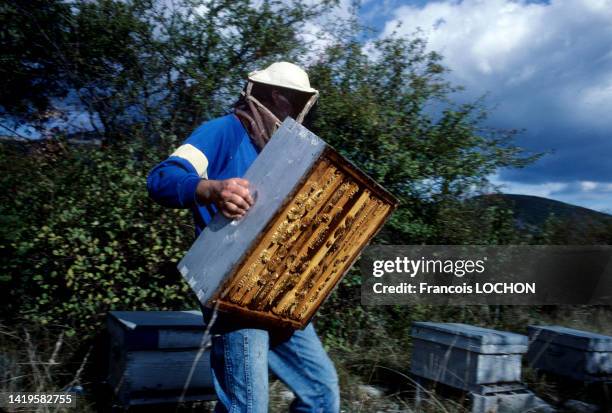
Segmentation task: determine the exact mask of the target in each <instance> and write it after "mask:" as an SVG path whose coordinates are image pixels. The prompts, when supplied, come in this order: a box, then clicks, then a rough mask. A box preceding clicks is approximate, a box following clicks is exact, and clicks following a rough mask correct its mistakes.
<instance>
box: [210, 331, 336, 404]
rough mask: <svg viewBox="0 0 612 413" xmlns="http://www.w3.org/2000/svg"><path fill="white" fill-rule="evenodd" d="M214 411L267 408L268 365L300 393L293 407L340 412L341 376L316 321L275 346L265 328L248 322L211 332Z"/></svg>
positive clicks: (291, 387) (294, 391)
mask: <svg viewBox="0 0 612 413" xmlns="http://www.w3.org/2000/svg"><path fill="white" fill-rule="evenodd" d="M211 364H212V371H213V382H214V386H215V390H216V392H217V397H218V398H219V402H218V403H217V406H216V408H215V412H229V413H238V412H249V413H251V412H252V413H267V412H268V367H270V369H271V370H272V371H273V372H274V373H275V374H276V375H277V376H278V378H279V379H280V380H282V381H283V382H284V383H285V384H286V385H287V386H288V387H289V388H290V389H291V390H292V391H293V393H294V394H295V396H296V398H295V399H294V401H293V402H292V404H291V406H290V410H291V411H292V412H321V413H337V412H338V411H339V410H340V395H339V390H338V377H337V375H336V370H335V368H334V365H333V363H332V361H331V360H330V359H329V357H328V356H327V354H326V353H325V350H324V349H323V346H322V345H321V341H320V340H319V338H318V337H317V333H316V332H315V330H314V327H313V326H312V324H308V326H307V327H306V328H305V329H304V330H297V331H295V332H294V333H293V334H292V335H291V336H290V338H289V339H288V340H286V341H283V342H281V343H280V344H276V345H273V346H272V347H271V346H270V335H269V333H268V331H266V330H260V329H255V328H243V329H238V330H235V331H230V332H226V333H223V334H218V335H215V336H213V338H212V350H211Z"/></svg>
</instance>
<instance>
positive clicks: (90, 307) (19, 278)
mask: <svg viewBox="0 0 612 413" xmlns="http://www.w3.org/2000/svg"><path fill="white" fill-rule="evenodd" d="M53 146H54V147H55V150H53V148H51V153H49V148H48V147H47V148H45V147H40V148H39V149H38V150H35V151H34V153H32V152H31V151H29V153H23V152H21V153H19V152H18V151H16V149H15V148H13V147H10V146H3V147H2V149H1V154H0V156H1V162H0V164H1V165H2V173H1V175H2V177H1V181H0V182H1V185H2V189H3V191H2V198H3V199H2V206H1V207H0V208H1V210H0V212H1V215H2V217H3V220H4V221H5V222H4V223H3V225H2V226H1V228H0V238H1V241H2V249H3V251H2V253H3V256H4V258H3V259H2V261H1V263H0V271H1V274H2V278H1V279H0V283H1V284H0V287H2V289H3V290H4V291H7V290H8V291H10V293H9V294H10V297H9V299H8V302H5V305H4V306H3V308H2V309H3V311H5V312H6V314H5V319H11V318H12V317H15V316H16V315H18V316H22V317H25V318H26V319H27V320H30V321H33V322H37V323H41V324H49V323H61V324H65V325H67V327H68V328H69V329H70V330H74V329H76V328H81V329H83V328H85V329H87V330H88V332H92V331H94V330H95V329H97V328H98V327H99V321H100V318H101V317H102V316H103V315H104V314H105V312H106V311H108V310H111V309H125V310H128V309H155V308H157V309H172V308H185V307H193V306H195V305H196V304H195V302H194V301H192V299H191V294H190V292H189V287H188V285H187V284H185V283H184V282H183V281H182V279H181V277H180V274H178V272H176V270H175V263H176V262H177V260H178V259H180V257H181V256H182V254H183V253H184V251H185V249H186V248H188V246H189V245H190V243H191V242H192V241H193V237H194V227H193V224H192V223H191V219H190V217H189V216H188V215H189V214H188V211H186V210H171V209H165V208H162V207H160V206H157V205H155V204H154V203H153V202H152V201H151V200H150V199H149V198H148V196H147V192H146V189H145V185H146V183H145V179H146V174H147V172H148V169H149V168H150V166H151V165H152V164H153V162H156V161H158V160H159V159H161V155H159V156H156V155H154V154H153V160H152V161H149V160H148V158H147V157H146V156H144V154H143V153H138V152H137V151H136V150H135V149H134V145H132V146H128V145H122V146H115V147H104V148H89V149H86V148H68V147H66V146H62V147H59V146H56V145H53ZM61 148H64V149H61ZM40 149H47V150H46V151H41V150H40Z"/></svg>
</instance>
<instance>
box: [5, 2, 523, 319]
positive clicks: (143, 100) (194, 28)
mask: <svg viewBox="0 0 612 413" xmlns="http://www.w3.org/2000/svg"><path fill="white" fill-rule="evenodd" d="M51 4H52V5H53V7H54V8H52V9H51V11H49V13H51V12H52V13H54V15H55V17H57V18H58V19H57V21H55V20H53V19H49V21H47V20H45V21H44V22H41V21H38V20H36V19H39V18H40V17H37V15H36V13H35V12H34V11H33V10H30V9H29V8H30V7H33V6H32V5H31V4H30V3H27V2H24V3H19V5H16V6H13V8H8V9H9V10H12V12H13V13H15V14H18V13H26V14H27V13H29V14H30V15H31V16H33V20H32V21H31V24H34V23H36V24H39V25H42V24H43V23H44V24H47V25H50V26H51V27H56V26H55V25H59V28H57V29H55V30H56V31H57V32H58V35H57V36H54V37H52V38H49V39H46V38H41V39H39V37H38V36H39V34H35V33H27V32H25V31H20V30H21V29H20V27H18V26H17V25H16V26H14V27H12V29H11V30H13V31H14V33H13V34H12V35H11V36H9V38H10V39H12V40H14V41H15V44H27V43H28V42H30V41H31V42H36V41H40V42H42V43H41V44H42V47H41V48H40V50H38V52H37V53H38V54H40V55H44V52H45V51H44V50H43V49H44V48H45V47H46V48H48V49H49V50H51V51H53V52H52V53H49V56H50V57H49V59H58V60H55V61H49V63H48V64H49V65H51V66H53V68H54V70H52V71H50V72H49V77H48V79H46V80H45V81H47V82H49V85H50V86H48V87H47V86H45V87H43V88H41V89H40V90H38V91H35V92H36V94H37V95H38V96H39V97H40V99H41V100H40V102H42V103H40V104H41V105H42V106H44V99H45V98H49V97H52V96H54V95H57V94H61V93H67V92H69V91H76V93H77V95H78V97H79V99H80V100H81V102H83V103H84V104H85V105H86V107H87V108H88V110H89V111H90V112H91V114H92V115H95V116H97V117H99V119H100V122H101V124H102V125H103V128H102V129H101V130H100V133H101V134H102V137H103V138H104V142H103V145H102V146H101V147H93V148H88V147H72V146H69V145H67V143H66V142H65V141H64V140H63V139H62V138H61V137H57V139H55V140H50V141H48V143H43V144H38V145H34V149H32V148H26V149H15V148H13V147H12V146H10V145H3V146H2V152H1V153H0V156H1V158H0V168H2V170H1V171H0V172H1V174H0V188H1V191H0V198H2V203H1V206H0V212H1V214H0V216H2V220H3V225H2V228H1V229H0V241H1V242H2V252H3V254H2V255H3V257H5V258H3V259H2V260H1V261H0V274H1V277H0V283H1V285H2V286H3V287H6V288H3V290H4V291H10V292H11V296H10V297H8V298H7V299H6V300H5V302H6V303H7V305H6V306H5V307H4V310H6V311H7V313H6V314H17V315H20V316H25V317H27V318H28V319H30V320H34V321H37V322H40V323H61V324H67V325H69V326H73V327H74V328H77V327H81V328H86V329H89V331H94V330H95V329H96V328H97V325H98V324H97V322H98V321H99V320H100V319H101V316H103V315H104V314H105V312H106V311H107V310H109V309H112V308H123V309H139V308H141V309H142V308H162V309H169V308H185V307H192V306H193V305H194V302H193V301H192V295H191V294H190V293H189V292H188V291H189V289H188V286H187V285H186V284H185V283H184V282H183V281H182V280H181V278H180V276H178V275H177V274H176V271H175V270H174V266H175V264H176V262H177V260H178V259H179V258H180V257H181V256H182V254H183V253H184V251H185V250H186V249H187V247H188V245H189V244H190V243H191V241H192V237H193V229H192V228H191V226H190V224H189V223H188V222H189V217H188V216H187V214H186V212H185V211H171V210H167V209H163V208H161V207H158V206H156V205H154V204H153V202H152V201H150V200H149V199H148V198H147V196H146V191H145V182H144V178H145V175H146V173H147V171H148V170H149V168H150V167H152V166H153V165H154V164H155V163H156V162H159V161H160V160H161V159H163V158H164V157H165V156H167V154H168V153H169V151H170V150H171V148H173V147H176V145H177V144H178V142H179V141H180V140H182V139H183V138H184V137H185V136H186V135H187V134H188V133H189V132H190V131H191V130H192V129H193V128H194V127H195V125H197V124H198V123H200V122H201V121H203V120H204V119H206V118H210V117H212V116H215V115H217V114H220V113H222V112H223V111H224V110H226V109H227V108H228V106H229V104H230V103H231V101H232V99H233V98H235V97H236V96H237V93H238V91H239V88H240V87H241V86H242V84H243V82H244V80H243V79H244V76H245V74H246V72H247V71H248V70H250V69H252V68H254V67H255V66H260V65H265V64H266V63H267V62H269V61H271V60H275V59H280V58H287V59H297V58H298V57H301V58H303V57H304V56H305V55H304V52H305V49H304V47H303V46H304V45H299V44H298V37H297V36H298V32H299V30H300V27H301V25H302V24H303V23H304V22H306V21H308V20H309V19H311V18H314V17H316V16H318V15H320V14H321V13H323V12H324V11H325V10H327V8H329V7H331V6H333V2H326V3H322V5H318V6H306V5H304V4H302V2H297V1H295V2H280V1H278V2H277V1H265V2H263V4H262V6H261V7H259V8H255V7H253V6H252V5H251V3H250V2H248V1H246V0H245V1H232V2H226V1H208V2H203V1H199V0H176V1H175V2H173V4H174V5H175V7H173V8H171V7H170V6H169V5H168V4H170V3H167V2H154V1H146V0H129V1H121V2H120V1H111V0H98V1H87V2H76V3H69V7H68V5H66V4H64V3H63V2H59V1H55V2H51ZM51 20H53V21H51ZM348 27H349V28H350V25H349V26H348ZM353 28H354V27H353ZM356 35H357V32H355V31H352V32H351V31H349V32H341V33H340V35H339V36H338V37H336V40H335V42H334V43H332V44H331V45H329V46H328V47H327V48H326V51H325V53H323V54H321V55H320V56H317V59H315V60H314V62H313V63H312V64H311V65H310V67H308V70H309V73H310V76H311V81H312V83H313V84H314V85H315V86H316V87H317V88H318V89H320V90H321V99H320V102H319V104H318V107H317V109H316V113H314V116H313V117H312V119H311V120H310V126H311V128H312V129H314V131H315V132H317V133H318V134H319V135H320V136H321V137H323V138H324V139H325V140H327V141H328V142H330V143H331V144H333V145H334V146H335V147H337V148H338V150H339V151H340V152H341V153H343V154H344V155H345V156H347V157H348V158H349V159H351V160H353V161H354V162H356V163H357V164H358V165H359V166H360V167H362V168H364V169H365V170H366V171H367V172H368V173H369V174H370V175H372V176H373V177H374V178H375V179H376V180H377V181H379V182H381V183H382V184H383V185H384V186H385V187H387V188H388V189H389V190H391V191H392V192H393V193H394V194H395V195H396V196H398V197H399V199H400V201H401V206H400V209H399V211H398V212H397V213H395V214H394V216H393V217H392V219H391V222H390V225H388V226H387V229H386V230H385V231H384V232H383V233H382V235H381V236H380V237H379V239H378V241H379V242H395V243H432V244H435V243H440V244H443V243H500V242H511V241H512V240H513V239H514V237H515V236H516V234H515V233H514V232H513V231H512V229H511V225H510V223H511V221H510V220H511V217H509V216H508V214H507V213H506V212H505V211H504V210H503V209H500V208H498V209H495V208H489V209H487V211H485V212H483V211H482V210H481V209H479V208H477V207H475V206H474V205H473V204H470V203H466V202H465V200H466V198H468V197H469V196H470V195H471V194H473V193H475V192H478V191H479V190H482V189H484V188H485V187H486V186H487V176H488V175H489V174H490V173H492V172H493V171H495V169H497V168H499V167H506V166H511V167H512V166H515V167H516V166H522V165H525V164H526V163H527V162H529V161H531V160H533V157H527V156H524V155H523V153H522V152H521V150H520V149H519V148H516V147H514V146H513V145H512V137H513V135H514V133H515V132H514V131H507V132H503V131H501V132H499V131H491V130H485V129H483V127H482V122H483V120H484V119H485V116H486V112H485V111H484V110H483V105H482V103H481V102H475V103H470V104H454V103H452V97H453V95H452V94H453V92H454V91H456V88H455V87H454V86H452V85H450V84H449V83H448V82H447V81H446V80H445V75H446V69H445V68H444V67H443V65H442V64H441V57H440V56H439V55H438V54H436V53H429V52H427V51H426V43H425V41H424V40H422V39H420V38H418V37H416V38H413V39H408V40H405V39H396V38H386V39H382V40H379V41H376V42H374V44H373V46H374V49H375V50H376V51H377V52H376V55H372V54H369V53H368V52H366V47H365V46H364V45H363V44H362V43H360V42H358V41H356V40H355V38H356ZM28 36H29V37H28ZM13 38H14V39H13ZM45 41H47V43H45ZM19 42H21V43H19ZM13 58H14V59H15V61H14V62H12V64H13V65H14V67H23V68H26V67H27V66H28V64H29V63H28V60H27V59H25V58H23V59H21V58H20V57H19V55H18V53H17V52H15V54H14V55H13ZM41 61H42V60H41ZM34 66H36V65H34ZM24 73H25V72H24ZM45 73H46V72H44V71H43V72H41V73H38V72H37V73H35V74H27V73H25V74H22V75H23V77H24V79H26V80H24V81H29V82H32V83H36V82H38V80H37V78H36V76H45ZM15 76H17V75H15ZM51 84H52V85H53V86H51ZM62 91H63V92H62ZM29 99H33V97H32V96H29V95H27V94H26V95H22V96H18V97H16V98H15V99H14V100H10V99H8V98H7V99H6V101H7V104H6V108H7V109H8V110H13V111H14V113H17V110H18V108H19V107H20V105H21V107H28V108H30V106H31V105H30V103H31V101H30V103H27V102H28V100H29ZM19 102H21V103H19ZM24 102H25V103H24ZM11 105H13V106H11ZM30 146H32V145H30ZM343 285H344V288H342V289H340V291H339V292H338V295H337V296H336V297H335V299H334V300H331V301H330V303H329V304H328V305H327V307H326V310H325V311H326V312H324V313H322V314H323V317H325V315H326V314H327V315H328V316H329V315H331V314H333V315H334V317H336V318H338V320H342V318H341V313H338V312H339V311H341V309H342V308H343V307H346V305H345V304H346V302H350V303H353V302H354V299H355V296H354V293H355V288H357V287H358V285H359V283H358V276H357V274H356V273H352V274H351V275H349V277H347V279H346V281H345V282H344V284H343ZM355 311H356V313H355V314H356V315H355V317H357V316H358V315H359V314H362V315H363V316H364V317H370V315H368V313H367V312H362V310H355ZM396 313H397V312H396ZM387 315H388V314H385V317H386V316H387ZM334 317H327V319H328V320H332V319H333V318H334ZM392 318H393V315H391V316H390V318H389V319H392ZM358 320H360V319H359V318H355V320H354V321H358Z"/></svg>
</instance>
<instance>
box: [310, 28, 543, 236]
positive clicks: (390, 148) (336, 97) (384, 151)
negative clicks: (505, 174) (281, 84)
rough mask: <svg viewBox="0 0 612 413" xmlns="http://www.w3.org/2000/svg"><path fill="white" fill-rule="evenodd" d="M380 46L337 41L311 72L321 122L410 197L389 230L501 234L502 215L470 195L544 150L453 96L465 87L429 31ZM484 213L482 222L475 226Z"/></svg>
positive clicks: (331, 136)
mask: <svg viewBox="0 0 612 413" xmlns="http://www.w3.org/2000/svg"><path fill="white" fill-rule="evenodd" d="M374 49H375V50H376V51H377V55H376V56H374V57H373V56H371V55H369V54H368V53H367V52H366V50H365V49H364V47H363V45H362V44H361V43H359V42H357V41H355V40H352V39H349V40H348V42H347V43H339V44H336V45H333V46H331V47H330V48H329V49H328V50H327V53H326V55H325V57H324V58H323V59H322V60H321V61H320V62H318V63H317V64H316V65H314V66H313V67H312V68H311V70H310V73H311V74H312V78H313V82H314V83H315V84H316V85H317V86H318V87H319V88H320V89H321V101H320V104H319V107H318V111H317V116H316V119H315V120H314V121H313V128H314V129H315V130H316V131H317V132H318V133H319V134H320V135H321V136H322V137H323V138H324V139H326V140H327V141H328V142H330V143H332V144H333V145H334V146H336V147H338V148H339V150H340V151H341V152H342V153H343V154H344V155H345V156H347V157H348V158H349V159H351V160H353V161H354V162H356V163H357V164H358V165H359V166H361V167H362V168H364V169H365V170H366V171H368V172H369V173H370V174H371V175H372V176H373V177H374V178H375V179H376V180H377V181H378V182H380V183H381V184H382V185H383V186H385V187H386V188H388V189H389V190H391V191H392V192H393V193H394V194H395V195H396V196H398V197H399V199H400V201H401V205H400V208H399V210H398V212H397V213H396V214H395V215H394V217H393V218H392V220H391V223H390V225H389V226H388V229H389V231H387V236H386V237H384V238H385V239H386V241H387V242H395V243H410V242H412V243H448V244H453V243H466V242H471V243H489V242H499V241H500V240H499V239H497V237H496V235H495V231H494V228H493V227H491V225H494V224H495V221H496V220H498V218H499V217H500V215H497V218H496V217H494V216H491V214H490V213H489V216H487V215H485V216H482V215H481V214H480V212H477V211H476V208H474V206H473V205H468V204H465V203H464V202H463V201H464V200H465V199H466V198H467V197H469V196H471V195H473V194H475V193H477V192H479V191H482V190H484V189H487V188H488V186H489V185H488V176H489V175H490V174H491V173H493V172H494V171H495V170H497V169H498V168H500V167H522V166H524V165H526V164H528V163H530V162H532V161H533V160H535V159H536V158H537V157H536V156H527V155H525V154H524V152H523V151H522V150H521V149H520V148H518V147H516V146H514V145H513V144H512V139H513V137H514V135H515V134H516V131H513V130H510V131H501V130H485V129H484V128H483V126H482V125H483V121H484V120H485V119H486V110H485V108H484V106H483V104H482V102H480V101H477V102H474V103H467V104H454V103H452V101H451V98H452V93H453V92H455V91H456V90H457V88H456V87H453V86H452V85H450V84H449V83H448V82H447V81H446V80H445V74H446V72H447V70H446V69H445V68H444V66H443V65H442V63H441V59H442V58H441V56H440V55H439V54H437V53H434V52H427V51H426V42H425V40H423V39H422V38H418V37H417V38H413V39H398V38H393V37H391V38H385V39H382V40H378V41H376V42H375V43H374ZM490 212H493V210H491V211H490ZM498 212H499V213H500V214H502V215H504V216H506V217H507V214H505V213H504V212H503V211H498ZM477 216H479V217H480V218H481V220H480V222H471V224H472V225H471V226H469V225H467V223H466V219H467V218H468V217H471V218H475V217H477ZM484 218H489V221H485V220H484ZM507 218H508V217H507ZM472 221H475V220H474V219H472ZM506 222H507V220H506ZM504 225H505V224H504ZM483 227H485V228H486V227H490V228H488V229H490V230H491V231H483ZM391 233H393V235H391Z"/></svg>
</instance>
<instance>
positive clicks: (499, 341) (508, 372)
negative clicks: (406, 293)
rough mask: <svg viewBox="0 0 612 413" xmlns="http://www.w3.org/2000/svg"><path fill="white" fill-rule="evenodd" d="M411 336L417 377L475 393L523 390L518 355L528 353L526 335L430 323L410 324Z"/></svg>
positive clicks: (519, 356)
mask: <svg viewBox="0 0 612 413" xmlns="http://www.w3.org/2000/svg"><path fill="white" fill-rule="evenodd" d="M411 335H412V338H413V345H414V347H413V349H412V362H411V364H410V369H411V372H412V373H413V374H415V375H417V376H419V377H423V378H426V379H429V380H433V381H436V382H440V383H443V384H445V385H447V386H451V387H455V388H458V389H461V390H467V391H472V392H475V393H477V394H484V393H488V392H491V391H499V390H500V389H502V388H503V389H512V390H515V388H516V389H521V388H522V385H520V379H521V356H522V355H523V353H525V352H526V351H527V337H526V336H523V335H520V334H515V333H509V332H505V331H498V330H491V329H488V328H482V327H476V326H471V325H467V324H459V323H432V322H415V323H413V324H412V334H411ZM509 384H510V386H509ZM513 384H515V385H517V386H516V387H515V386H514V385H513Z"/></svg>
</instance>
